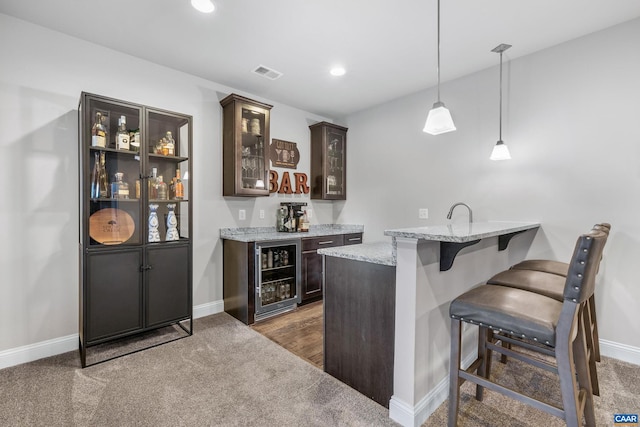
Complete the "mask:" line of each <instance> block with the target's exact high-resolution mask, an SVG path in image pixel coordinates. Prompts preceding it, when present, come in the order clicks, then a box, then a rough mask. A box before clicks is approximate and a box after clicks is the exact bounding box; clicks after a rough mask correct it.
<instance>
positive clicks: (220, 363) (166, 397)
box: [0, 313, 640, 427]
mask: <svg viewBox="0 0 640 427" xmlns="http://www.w3.org/2000/svg"><path fill="white" fill-rule="evenodd" d="M152 335H154V334H152ZM150 339H152V340H157V339H158V337H157V336H151V338H150ZM112 350H113V348H108V349H107V351H108V352H111V351H112ZM598 372H599V375H600V390H601V396H600V397H595V406H596V418H597V421H598V424H597V425H598V426H611V425H613V414H614V413H638V412H640V381H638V379H639V378H640V367H639V366H635V365H631V364H627V363H624V362H620V361H617V360H614V359H608V358H603V361H602V362H601V363H599V364H598ZM492 374H495V377H499V378H502V379H503V383H504V384H507V385H509V384H511V385H512V386H513V387H514V388H523V389H525V390H529V391H533V392H534V393H536V394H537V395H538V396H542V397H544V398H545V399H546V400H547V401H548V402H550V403H554V402H555V403H556V404H559V402H560V395H559V386H558V383H557V381H556V380H555V378H554V377H553V376H552V375H551V374H548V373H546V372H544V371H540V370H532V369H527V368H523V365H522V364H521V363H520V362H518V361H516V360H510V361H509V363H508V364H507V365H503V364H500V363H498V362H497V361H496V362H494V368H493V372H492ZM473 393H474V392H473V384H470V383H466V384H464V385H463V386H462V392H461V413H460V418H459V424H458V425H459V426H486V427H489V426H490V427H497V426H510V427H511V426H518V427H519V426H522V427H525V426H526V427H528V426H544V427H554V426H562V425H564V423H563V422H562V421H561V420H560V419H558V418H555V417H553V416H550V415H547V414H545V413H543V412H541V411H538V410H535V409H533V408H531V407H528V406H526V405H524V404H521V403H519V402H515V401H513V400H511V399H508V398H506V397H503V396H502V395H500V394H497V393H493V392H491V391H486V392H485V400H484V401H483V402H478V401H476V400H475V399H474V397H473ZM446 405H447V402H445V403H444V404H443V405H441V406H440V407H439V408H438V409H437V410H436V412H435V413H434V414H433V415H432V416H431V417H430V418H429V419H428V420H427V421H426V422H425V424H424V425H423V427H440V426H444V425H446V421H447V406H446ZM392 425H396V424H395V423H393V422H392V421H391V420H390V419H389V414H388V411H387V410H386V409H385V408H384V407H382V406H380V405H378V404H377V403H375V402H373V401H372V400H370V399H368V398H366V397H364V396H363V395H361V394H360V393H358V392H356V391H354V390H353V389H351V388H350V387H348V386H346V385H345V384H343V383H341V382H339V381H338V380H336V379H334V378H333V377H331V376H329V375H327V374H325V373H324V372H322V371H321V370H319V369H317V368H315V367H314V366H313V365H311V364H309V363H307V362H305V361H303V360H302V359H300V358H298V357H297V356H295V355H293V354H292V353H289V352H288V351H287V350H285V349H283V348H282V347H280V346H278V345H277V344H275V343H273V342H272V341H270V340H269V339H267V338H265V337H263V336H262V335H260V334H258V333H257V332H255V331H253V330H252V329H251V328H249V327H247V326H245V325H243V324H241V323H240V322H238V321H236V320H235V319H233V318H232V317H230V316H229V315H227V314H225V313H220V314H216V315H213V316H208V317H205V318H202V319H197V320H195V323H194V335H193V336H191V337H187V338H183V339H181V340H178V341H173V342H171V343H168V344H165V345H161V346H158V347H154V348H151V349H148V350H145V351H142V352H139V353H135V354H131V355H128V356H124V357H121V358H118V359H114V360H111V361H109V362H106V363H102V364H98V365H95V366H91V367H88V368H85V369H81V368H80V359H79V356H78V353H77V352H70V353H65V354H62V355H59V356H55V357H50V358H46V359H42V360H39V361H35V362H31V363H27V364H24V365H19V366H15V367H12V368H7V369H3V370H0V426H3V427H4V426H12V427H13V426H47V427H48V426H109V427H111V426H154V427H155V426H392Z"/></svg>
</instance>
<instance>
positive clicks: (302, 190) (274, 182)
mask: <svg viewBox="0 0 640 427" xmlns="http://www.w3.org/2000/svg"><path fill="white" fill-rule="evenodd" d="M308 178H309V177H308V176H307V174H306V173H298V172H294V174H293V184H292V183H291V177H290V176H289V172H285V173H283V174H282V180H281V181H280V184H278V172H276V171H274V170H273V169H272V170H270V171H269V193H279V194H309V186H308V185H307V179H308ZM293 186H295V191H294V190H293Z"/></svg>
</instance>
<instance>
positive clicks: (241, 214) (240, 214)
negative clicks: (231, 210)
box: [238, 209, 247, 221]
mask: <svg viewBox="0 0 640 427" xmlns="http://www.w3.org/2000/svg"><path fill="white" fill-rule="evenodd" d="M238 219H239V220H241V221H242V220H245V219H247V211H246V210H244V209H240V210H239V211H238Z"/></svg>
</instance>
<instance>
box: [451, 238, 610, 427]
mask: <svg viewBox="0 0 640 427" xmlns="http://www.w3.org/2000/svg"><path fill="white" fill-rule="evenodd" d="M605 240H606V234H605V233H603V232H602V231H598V230H592V231H591V232H590V233H588V234H584V235H582V236H580V237H579V238H578V241H577V242H576V247H575V250H574V253H573V256H572V259H571V262H570V263H569V271H568V274H567V277H566V279H565V285H564V291H563V300H562V302H561V301H557V300H556V299H554V298H550V297H548V296H544V295H541V294H537V293H534V292H530V291H527V290H523V289H518V288H512V287H508V286H500V285H491V284H483V285H481V286H478V287H476V288H473V289H471V290H470V291H468V292H466V293H464V294H462V295H460V296H459V297H458V298H456V299H455V300H453V301H452V302H451V305H450V307H449V314H450V316H451V359H450V363H451V370H450V379H449V423H448V425H449V426H450V427H453V426H456V425H457V418H458V405H459V397H460V385H461V384H462V382H463V381H465V380H468V381H471V382H473V383H475V384H476V398H477V399H478V400H482V392H483V389H484V388H488V389H490V390H493V391H497V392H500V393H502V394H505V395H506V396H509V397H512V398H514V399H517V400H519V401H521V402H524V403H527V404H529V405H531V406H533V407H535V408H538V409H541V410H543V411H545V412H548V413H550V414H552V415H554V416H557V417H560V418H562V419H564V420H565V422H566V423H567V425H568V426H570V427H577V426H580V425H582V424H581V420H582V419H583V418H584V419H585V421H586V424H587V426H594V425H595V415H594V409H593V395H592V389H591V380H590V373H589V367H588V360H587V349H586V342H585V330H584V327H583V326H584V323H583V322H581V321H579V319H580V314H581V313H580V311H581V310H582V309H583V308H584V306H585V304H584V303H585V301H587V299H588V298H589V296H590V295H592V294H593V290H594V287H595V276H596V274H597V269H598V263H599V261H600V258H601V256H602V250H603V248H604V243H605ZM461 322H467V323H470V324H473V325H477V326H479V328H480V339H479V351H478V360H476V362H474V363H473V364H472V365H471V367H470V368H469V369H467V370H463V369H461V368H460V360H461V354H460V353H461V351H460V349H461V329H462V328H461ZM489 331H492V332H491V334H490V333H489ZM492 334H495V335H497V336H498V337H499V339H501V340H504V341H507V342H511V343H513V344H515V345H516V346H517V347H522V348H526V349H527V350H528V351H529V352H533V353H537V354H541V355H546V356H552V357H554V358H555V364H553V363H549V362H548V361H546V360H544V359H542V358H540V357H535V356H532V355H531V354H530V353H523V352H520V351H516V350H510V349H506V348H503V347H501V346H498V345H497V344H495V343H494V342H493V340H492V339H491V336H490V335H492ZM492 351H496V352H498V353H502V354H508V355H509V356H510V357H514V358H517V359H518V360H520V361H523V362H526V363H530V364H532V365H533V366H536V367H538V368H543V369H546V370H548V371H551V372H554V373H557V374H558V376H559V379H560V389H561V394H562V404H563V408H558V407H556V406H553V405H550V404H548V403H545V402H542V401H539V400H536V399H534V398H532V397H530V396H527V395H524V394H522V393H519V392H517V391H514V390H511V389H509V388H507V387H504V386H503V385H500V384H498V383H496V382H492V381H491V379H490V377H491V372H490V367H491V364H490V360H491V353H492ZM476 369H477V374H475V373H474V371H475V370H476ZM461 379H462V380H461Z"/></svg>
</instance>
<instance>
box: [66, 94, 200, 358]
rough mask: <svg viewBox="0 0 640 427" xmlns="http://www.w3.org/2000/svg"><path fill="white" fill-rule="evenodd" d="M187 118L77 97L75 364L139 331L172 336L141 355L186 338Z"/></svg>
mask: <svg viewBox="0 0 640 427" xmlns="http://www.w3.org/2000/svg"><path fill="white" fill-rule="evenodd" d="M192 121H193V118H192V117H191V116H188V115H184V114H179V113H174V112H170V111H164V110H160V109H156V108H152V107H147V106H144V105H138V104H133V103H130V102H126V101H120V100H116V99H111V98H106V97H103V96H98V95H93V94H90V93H85V92H83V93H82V94H81V97H80V102H79V107H78V125H79V126H78V129H79V137H78V140H79V173H80V179H79V187H80V191H79V194H80V198H79V200H80V204H79V208H80V220H79V250H80V299H79V302H80V307H79V310H80V319H79V320H80V322H79V323H80V325H79V332H80V357H81V362H82V366H83V367H85V366H87V350H88V349H89V348H91V347H94V346H98V345H100V344H105V343H110V342H114V341H116V340H121V339H124V338H131V339H129V340H126V341H127V342H128V345H131V341H134V342H135V341H136V340H135V338H136V336H140V337H141V336H143V335H144V333H146V332H149V331H152V330H156V329H160V328H165V327H170V329H171V327H172V328H173V329H174V330H175V332H173V333H169V334H167V335H166V336H167V337H168V338H167V340H166V341H160V342H154V343H153V344H150V345H147V346H146V347H144V346H143V347H142V348H148V347H149V346H153V345H157V344H159V343H160V344H161V343H164V342H168V341H172V340H174V339H178V338H182V337H185V336H188V335H191V334H192V333H193V302H192V299H193V290H192V289H193V288H192V268H191V264H192V247H193V246H192V239H191V236H192V235H193V234H192V224H193V221H192V212H193V209H192V206H191V203H192V193H193V191H192V185H190V184H191V180H192V177H193V169H192V162H191V146H192ZM189 175H191V177H190V176H189ZM123 341H124V340H123ZM128 348H129V347H128ZM133 348H135V350H132V351H137V350H139V349H141V348H140V347H139V346H138V347H137V348H136V346H135V345H134V346H133ZM124 354H127V351H125V352H124ZM120 355H123V354H117V356H120ZM117 356H116V357H117ZM109 358H112V357H111V356H109ZM106 360H108V358H107V359H106ZM102 361H104V360H99V361H98V362H102ZM96 363H97V362H96ZM89 364H93V363H89Z"/></svg>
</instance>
